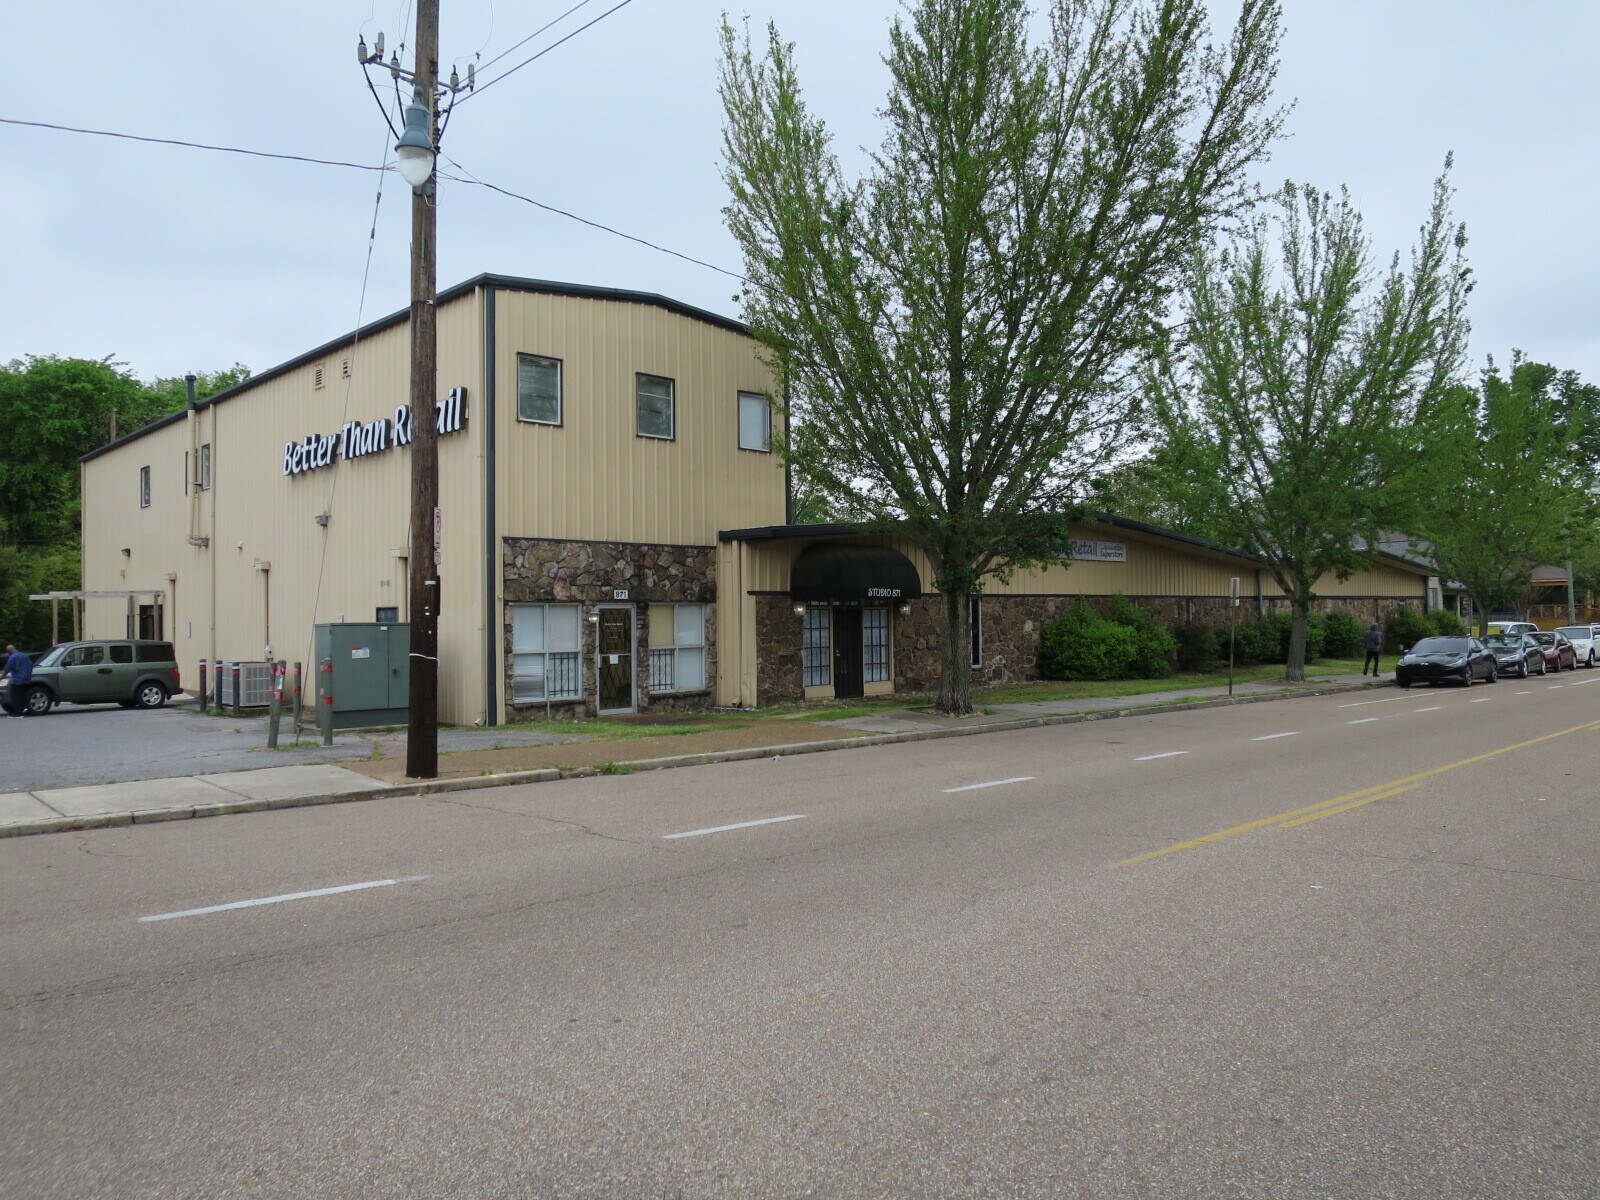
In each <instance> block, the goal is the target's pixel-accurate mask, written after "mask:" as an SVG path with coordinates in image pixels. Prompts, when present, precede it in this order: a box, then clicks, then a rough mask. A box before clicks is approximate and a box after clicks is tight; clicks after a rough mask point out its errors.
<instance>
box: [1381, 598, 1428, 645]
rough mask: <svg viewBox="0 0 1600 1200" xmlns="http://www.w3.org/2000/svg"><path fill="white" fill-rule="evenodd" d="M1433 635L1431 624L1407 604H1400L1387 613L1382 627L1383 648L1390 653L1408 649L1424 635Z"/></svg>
mask: <svg viewBox="0 0 1600 1200" xmlns="http://www.w3.org/2000/svg"><path fill="white" fill-rule="evenodd" d="M1432 636H1433V626H1432V625H1430V624H1429V623H1428V619H1427V618H1426V617H1424V616H1423V615H1422V614H1421V613H1420V612H1418V611H1417V610H1416V609H1414V608H1412V607H1411V606H1410V605H1409V604H1402V605H1400V606H1399V607H1398V608H1396V609H1395V610H1394V612H1392V613H1390V614H1389V621H1388V624H1386V625H1385V626H1384V629H1383V648H1384V649H1385V650H1387V651H1388V652H1389V653H1390V654H1396V653H1398V652H1399V651H1401V650H1408V649H1410V648H1411V647H1412V646H1414V645H1416V644H1417V643H1418V642H1420V641H1421V640H1422V639H1423V638H1425V637H1432Z"/></svg>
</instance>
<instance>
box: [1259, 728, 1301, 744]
mask: <svg viewBox="0 0 1600 1200" xmlns="http://www.w3.org/2000/svg"><path fill="white" fill-rule="evenodd" d="M1299 736H1300V731H1299V730H1298V729H1297V730H1295V731H1294V732H1293V733H1268V734H1263V735H1262V736H1261V737H1258V738H1251V739H1250V740H1251V741H1252V742H1270V741H1272V740H1273V739H1274V738H1284V737H1299Z"/></svg>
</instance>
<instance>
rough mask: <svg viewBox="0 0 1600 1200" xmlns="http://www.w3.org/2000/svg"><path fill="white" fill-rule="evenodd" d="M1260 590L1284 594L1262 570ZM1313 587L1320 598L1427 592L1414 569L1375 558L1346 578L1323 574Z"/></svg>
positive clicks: (1422, 577) (1414, 595)
mask: <svg viewBox="0 0 1600 1200" xmlns="http://www.w3.org/2000/svg"><path fill="white" fill-rule="evenodd" d="M1261 590H1262V592H1263V594H1265V595H1267V596H1282V595H1283V594H1284V593H1283V589H1282V588H1280V587H1279V586H1278V585H1277V583H1275V582H1274V581H1273V579H1272V577H1271V576H1270V575H1267V574H1266V573H1265V572H1263V579H1262V585H1261ZM1313 590H1314V591H1315V592H1316V594H1317V596H1318V597H1319V598H1321V599H1327V600H1331V599H1335V598H1338V597H1345V596H1385V597H1393V596H1404V597H1406V598H1408V599H1416V600H1418V601H1421V600H1423V599H1425V598H1426V596H1427V594H1428V577H1427V576H1426V575H1423V574H1420V573H1419V572H1417V571H1408V570H1406V569H1405V568H1404V567H1399V566H1393V565H1391V564H1389V563H1385V562H1375V563H1373V565H1372V566H1371V567H1369V568H1368V569H1367V570H1364V571H1357V572H1356V573H1355V574H1354V575H1352V576H1350V578H1349V579H1343V580H1341V579H1340V578H1339V577H1338V576H1337V575H1332V574H1329V575H1324V576H1323V577H1322V578H1321V579H1319V580H1317V585H1316V587H1315V588H1314V589H1313Z"/></svg>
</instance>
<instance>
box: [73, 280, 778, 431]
mask: <svg viewBox="0 0 1600 1200" xmlns="http://www.w3.org/2000/svg"><path fill="white" fill-rule="evenodd" d="M484 287H493V288H499V289H501V290H504V291H517V292H534V293H537V294H539V295H545V296H567V297H571V298H573V299H580V300H609V301H612V302H614V303H620V304H647V305H650V306H651V307H654V308H661V309H665V310H666V311H667V312H671V313H675V314H677V315H678V316H681V317H689V318H690V319H692V320H696V321H703V322H705V323H706V324H709V325H715V326H717V327H719V328H722V329H726V330H729V331H730V332H733V333H739V334H743V335H744V336H746V337H749V336H750V329H749V327H748V326H747V325H745V324H744V323H742V322H740V321H735V320H734V319H733V318H732V317H724V316H722V315H720V314H718V313H714V312H710V311H708V310H706V309H702V308H695V307H694V306H693V305H691V304H683V303H681V302H680V301H677V300H673V299H672V298H670V297H668V296H661V295H657V294H656V293H654V292H634V291H628V290H626V289H624V288H606V287H596V286H593V285H590V284H583V283H560V282H557V281H554V280H548V279H528V278H524V277H522V276H517V275H496V274H494V273H493V272H489V271H485V272H482V273H480V274H477V275H474V276H473V277H472V278H471V279H466V280H463V281H462V282H460V283H457V284H452V285H451V286H450V287H447V288H445V289H444V290H443V291H441V292H439V293H438V294H437V296H436V297H435V300H434V303H435V305H442V304H449V303H452V302H453V301H456V300H459V299H461V298H462V297H463V296H467V295H471V294H473V293H475V292H476V291H477V290H478V289H479V288H484ZM410 317H411V306H410V305H409V304H408V305H407V306H406V307H405V308H402V309H400V310H399V311H397V312H392V313H390V314H389V315H388V316H385V317H379V318H377V319H376V320H374V321H369V322H368V323H367V324H365V325H362V326H360V327H359V328H358V329H355V330H353V331H352V332H350V333H346V334H341V335H340V336H339V337H336V338H334V339H333V340H332V341H328V342H324V343H322V344H321V345H320V346H317V347H316V348H315V349H312V350H308V351H306V352H305V353H304V354H297V355H295V357H293V358H291V359H288V360H286V361H284V362H281V363H279V364H277V365H276V366H273V367H268V368H267V369H266V370H264V371H262V372H261V373H260V374H258V375H252V376H250V378H249V379H246V380H244V381H243V382H241V383H237V384H235V385H234V386H233V387H231V388H227V389H226V390H224V391H220V392H217V393H215V394H214V395H211V396H207V397H206V398H205V399H204V400H199V401H196V403H195V408H196V409H197V410H198V409H202V408H209V407H210V406H211V405H213V404H220V403H221V402H222V401H224V400H231V399H232V398H233V397H234V396H236V395H240V394H242V393H244V392H246V391H248V390H249V389H250V388H252V387H255V386H256V385H257V384H262V383H266V382H268V381H269V380H273V379H276V378H278V377H279V376H280V375H283V374H286V373H287V372H289V371H293V370H295V369H296V368H298V367H303V366H305V365H306V364H307V363H309V362H312V361H314V360H316V359H318V358H322V357H324V356H326V355H327V354H329V353H331V352H332V351H335V350H339V349H342V348H344V347H346V346H353V345H355V344H356V343H358V342H359V341H361V340H362V339H363V338H366V337H370V336H371V335H373V334H375V333H381V332H382V331H383V330H385V329H388V328H390V327H391V326H394V325H398V324H400V323H401V322H403V321H407V320H409V319H410ZM187 411H188V410H187V409H186V408H180V409H179V410H178V411H177V412H175V413H169V414H168V415H166V416H164V417H160V418H158V419H157V420H154V421H152V422H150V424H148V425H142V426H140V427H139V428H138V429H135V430H134V431H133V432H132V433H127V434H124V435H123V436H122V437H120V438H118V439H116V441H113V442H107V443H106V444H105V445H104V446H99V447H97V448H95V449H93V450H91V451H89V453H87V454H84V455H82V456H80V457H79V459H78V461H79V462H89V461H90V460H91V459H95V458H99V457H100V456H101V455H102V454H109V453H110V452H111V451H113V450H116V449H118V448H120V447H122V446H125V445H127V444H128V443H129V442H135V441H138V440H139V439H140V438H142V437H144V436H145V435H146V434H148V433H154V432H155V431H156V430H158V429H162V428H165V427H166V426H168V425H171V424H173V423H174V422H175V421H177V420H179V419H181V418H182V417H183V415H184V414H185V413H186V412H187Z"/></svg>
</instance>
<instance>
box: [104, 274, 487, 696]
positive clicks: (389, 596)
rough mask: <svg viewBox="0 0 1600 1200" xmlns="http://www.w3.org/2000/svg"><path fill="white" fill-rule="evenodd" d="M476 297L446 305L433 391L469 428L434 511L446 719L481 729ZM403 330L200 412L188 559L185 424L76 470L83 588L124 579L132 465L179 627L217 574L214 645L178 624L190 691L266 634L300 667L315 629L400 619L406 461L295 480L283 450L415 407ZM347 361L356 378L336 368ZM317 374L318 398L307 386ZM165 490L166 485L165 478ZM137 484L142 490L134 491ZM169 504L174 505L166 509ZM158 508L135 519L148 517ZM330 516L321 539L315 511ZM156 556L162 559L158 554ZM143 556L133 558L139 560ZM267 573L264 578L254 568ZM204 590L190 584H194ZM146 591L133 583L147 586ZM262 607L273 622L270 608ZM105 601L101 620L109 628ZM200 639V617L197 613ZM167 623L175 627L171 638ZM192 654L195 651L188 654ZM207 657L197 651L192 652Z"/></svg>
mask: <svg viewBox="0 0 1600 1200" xmlns="http://www.w3.org/2000/svg"><path fill="white" fill-rule="evenodd" d="M480 304H481V300H480V297H479V296H478V295H477V294H475V293H469V294H467V295H465V296H462V297H460V298H458V299H457V300H455V301H453V302H451V303H449V304H447V305H445V306H443V307H442V308H441V309H440V311H439V317H438V336H439V376H438V377H439V391H440V395H441V397H442V395H443V394H444V393H445V392H446V391H448V390H449V389H450V388H452V387H458V386H465V387H466V388H467V389H468V392H467V406H468V409H467V411H468V417H467V422H466V428H465V429H464V430H463V431H462V432H460V433H457V434H453V435H450V436H447V437H444V438H441V439H440V442H439V474H440V508H441V510H442V511H443V514H444V567H443V572H442V575H443V578H442V591H443V595H444V607H443V610H442V613H441V622H440V680H439V705H440V716H441V719H443V720H446V721H450V722H463V723H475V722H481V721H482V720H483V718H484V706H483V701H484V673H483V657H484V635H483V623H484V617H483V613H484V606H483V563H482V553H481V547H482V545H483V475H482V455H483V445H482V444H483V437H484V433H485V425H484V423H483V422H482V421H480V420H479V419H478V410H479V406H480V405H481V403H482V399H483V397H482V350H481V340H480V331H481V321H480ZM409 347H410V333H409V328H408V326H407V325H406V324H404V323H402V324H399V325H395V326H391V327H390V328H388V329H385V330H382V331H379V332H377V333H375V334H372V335H370V336H369V337H368V338H366V339H364V340H362V341H361V342H360V343H359V344H358V345H356V346H354V347H353V348H350V349H345V350H338V351H330V352H329V353H328V355H327V356H326V358H324V359H320V360H318V361H316V362H310V363H306V364H304V365H302V366H300V367H297V368H295V369H293V370H290V371H287V372H285V373H283V374H282V375H279V376H276V377H275V378H271V379H267V380H264V381H262V382H260V383H257V384H255V385H253V386H250V387H249V388H248V389H247V390H246V391H244V392H242V393H240V394H237V395H235V396H233V397H232V398H230V399H228V400H226V401H224V402H222V403H221V404H217V405H212V406H207V407H206V408H203V409H202V410H201V413H200V419H201V420H202V421H203V422H204V427H205V429H206V436H204V437H202V439H201V440H210V441H211V443H212V478H213V481H214V486H213V490H212V492H211V493H210V497H209V500H214V501H215V503H216V510H215V513H214V514H211V513H209V512H208V514H207V522H206V524H207V530H206V532H207V533H208V534H209V535H210V536H211V537H212V543H211V549H210V550H209V551H193V552H188V547H187V545H186V542H185V537H186V533H187V521H186V516H185V515H184V513H183V511H182V509H181V506H180V505H181V501H182V499H183V495H182V478H181V471H182V464H183V451H184V449H185V448H186V447H187V440H188V439H187V435H186V434H185V432H184V427H183V424H182V423H180V424H177V425H175V426H173V427H172V428H170V429H166V430H162V431H160V432H159V433H157V434H154V435H151V436H149V437H146V438H142V439H139V440H138V441H136V442H133V443H131V444H129V445H128V446H126V447H122V448H119V449H117V450H115V451H112V452H111V453H109V454H107V455H104V456H102V457H100V458H97V459H94V460H92V461H90V462H89V463H87V464H85V469H84V477H85V511H86V513H89V514H91V515H90V517H89V519H87V520H86V521H85V545H84V568H85V584H84V586H85V587H86V588H99V587H130V586H138V585H136V584H134V583H131V582H129V583H118V582H115V580H116V579H117V578H118V572H117V562H116V560H115V558H114V557H113V556H117V554H118V549H117V548H118V547H119V546H121V545H126V544H127V542H126V541H122V542H118V541H117V538H118V537H119V536H121V537H124V538H126V537H130V536H132V533H131V532H125V531H128V530H129V529H130V522H132V523H133V526H132V528H133V529H134V530H135V531H137V530H138V529H139V528H141V526H139V525H138V524H137V522H138V516H139V511H140V510H138V509H137V506H136V501H135V506H134V511H133V513H131V514H130V513H127V512H125V511H119V510H118V508H117V506H116V497H117V491H118V489H119V488H120V486H121V485H120V483H119V480H120V478H121V477H122V476H123V475H125V474H126V473H127V471H128V470H129V469H130V467H132V468H133V469H135V473H136V468H137V465H138V464H140V463H143V462H145V461H152V462H153V463H154V471H155V472H156V474H155V476H154V478H153V491H159V492H160V494H161V495H162V497H163V506H164V507H163V508H162V509H161V510H160V511H159V513H156V514H155V516H156V519H155V520H153V521H149V520H147V521H146V522H144V523H143V526H142V528H143V529H144V530H145V531H147V533H148V535H149V537H150V538H151V539H152V541H151V545H152V547H153V549H152V551H151V553H152V556H153V557H156V558H159V559H160V560H161V562H162V563H163V564H168V563H175V564H177V565H176V566H168V567H166V568H165V569H167V570H176V571H177V573H178V574H179V605H180V612H179V619H180V620H185V619H187V618H186V617H185V615H184V613H183V611H182V608H183V606H184V604H185V599H186V597H189V596H192V595H194V594H195V593H196V592H197V591H199V592H205V593H209V591H210V588H211V581H210V574H211V572H213V571H214V574H215V596H216V614H217V617H216V640H215V644H214V645H212V644H210V641H209V636H207V637H206V638H202V637H201V636H200V630H199V627H198V625H197V626H196V628H195V630H194V634H193V636H192V637H191V636H188V630H187V628H186V627H180V628H178V633H179V641H180V654H181V655H183V659H182V661H183V665H184V669H185V675H186V677H187V678H186V682H187V683H192V681H193V678H194V675H193V669H194V668H193V666H191V663H195V662H197V660H198V658H199V657H200V656H201V655H202V654H205V655H208V656H209V657H214V658H215V657H220V658H223V659H231V658H240V659H259V658H261V657H262V655H263V653H264V643H265V640H266V638H267V637H269V636H270V637H271V639H272V647H273V651H274V654H275V655H276V656H277V657H280V658H285V659H289V660H297V659H298V660H303V661H309V659H310V657H311V655H312V639H313V630H312V626H313V625H314V624H316V623H319V622H328V621H334V620H337V619H339V616H340V615H341V614H342V616H343V618H344V620H346V621H349V622H356V621H371V620H373V619H374V616H375V611H376V609H377V608H378V607H380V606H388V607H397V608H399V609H400V616H401V620H406V619H407V617H408V615H409V614H408V613H407V611H406V610H407V597H406V579H405V576H404V572H403V561H402V559H401V558H399V557H397V555H396V551H399V552H401V553H408V550H407V545H408V540H409V532H408V531H409V514H410V494H411V488H410V452H409V450H406V449H397V448H391V449H389V450H387V451H384V452H380V453H375V454H372V455H369V456H364V457H360V458H356V459H353V460H350V461H344V460H342V459H338V458H336V459H335V461H334V463H333V464H331V465H330V466H327V467H324V468H321V469H319V470H313V471H308V472H305V473H303V474H299V475H295V476H286V475H284V474H283V450H284V443H285V442H287V441H299V440H302V439H304V438H305V437H306V436H307V435H309V434H333V433H337V432H338V430H339V428H340V426H341V425H342V424H343V423H344V422H345V421H347V420H358V421H361V422H363V423H365V422H369V421H372V420H376V419H377V418H380V417H391V418H392V416H393V414H394V410H395V408H396V406H398V405H401V404H404V403H406V402H407V401H408V399H409V382H408V380H409V370H410V367H409V362H410V350H409ZM345 357H349V358H350V360H351V377H350V379H349V380H345V379H344V378H342V371H341V362H342V360H343V359H344V358H345ZM318 366H321V367H322V368H323V386H322V387H321V388H320V389H319V388H317V387H315V386H314V377H315V374H316V369H317V367H318ZM169 479H170V480H171V481H172V483H171V484H170V485H169V484H168V482H167V481H168V480H169ZM131 486H136V482H135V484H134V485H130V487H131ZM174 498H175V499H174ZM153 510H154V504H152V510H144V511H145V513H146V514H147V515H148V514H150V513H151V512H152V511H153ZM322 512H329V513H330V514H331V516H330V519H329V523H328V525H327V526H326V527H322V526H319V525H318V524H317V523H316V517H317V515H318V514H319V513H322ZM154 547H159V548H160V549H159V553H157V552H156V551H155V550H154ZM136 552H137V551H136ZM260 563H269V564H270V570H269V571H266V572H263V571H261V570H259V569H258V564H260ZM196 575H197V576H199V578H191V576H196ZM139 585H142V581H141V584H139ZM269 597H270V626H269V624H268V618H269V613H268V611H267V606H268V601H269ZM104 608H105V605H103V604H102V605H98V606H96V608H95V613H96V620H97V621H98V620H103V619H105V616H106V614H104V613H103V612H102V610H103V609H104ZM206 620H207V625H208V633H209V613H207V614H206ZM173 628H174V627H173V626H171V625H170V624H169V630H172V629H173ZM191 644H192V645H191ZM201 644H203V645H204V647H205V648H204V649H202V648H201Z"/></svg>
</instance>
